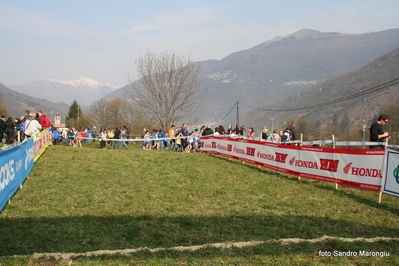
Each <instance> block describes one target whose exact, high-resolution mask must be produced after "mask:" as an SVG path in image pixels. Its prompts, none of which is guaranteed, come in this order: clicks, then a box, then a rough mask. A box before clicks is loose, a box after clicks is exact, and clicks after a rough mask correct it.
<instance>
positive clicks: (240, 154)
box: [201, 137, 384, 191]
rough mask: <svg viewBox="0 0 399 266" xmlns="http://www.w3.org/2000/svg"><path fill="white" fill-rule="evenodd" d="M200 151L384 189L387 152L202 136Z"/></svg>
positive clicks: (268, 166) (301, 174)
mask: <svg viewBox="0 0 399 266" xmlns="http://www.w3.org/2000/svg"><path fill="white" fill-rule="evenodd" d="M201 152H204V153H212V154H218V155H222V156H224V157H229V158H234V159H238V160H242V161H245V162H249V163H253V164H256V165H260V166H263V167H266V168H269V169H273V170H276V171H279V172H285V173H289V174H294V175H298V176H301V177H305V178H311V179H316V180H321V181H327V182H335V183H338V184H341V185H344V186H351V187H356V188H361V189H367V190H374V191H380V189H381V183H382V174H381V169H382V166H383V158H384V150H360V149H332V148H321V147H314V146H304V147H299V146H294V145H285V144H277V143H273V142H261V141H257V140H245V139H234V138H224V137H203V138H201Z"/></svg>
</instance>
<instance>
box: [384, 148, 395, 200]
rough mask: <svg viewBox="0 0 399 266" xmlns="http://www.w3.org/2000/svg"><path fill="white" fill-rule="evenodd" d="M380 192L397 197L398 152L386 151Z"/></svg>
mask: <svg viewBox="0 0 399 266" xmlns="http://www.w3.org/2000/svg"><path fill="white" fill-rule="evenodd" d="M385 158H386V159H385V162H384V164H385V167H384V173H383V180H382V188H381V191H382V192H384V193H387V194H391V195H394V196H399V152H397V151H393V150H389V149H387V150H386V154H385Z"/></svg>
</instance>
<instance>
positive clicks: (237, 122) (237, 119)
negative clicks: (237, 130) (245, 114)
mask: <svg viewBox="0 0 399 266" xmlns="http://www.w3.org/2000/svg"><path fill="white" fill-rule="evenodd" d="M239 126H240V118H239V115H238V101H237V118H236V127H239Z"/></svg>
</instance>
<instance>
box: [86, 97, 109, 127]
mask: <svg viewBox="0 0 399 266" xmlns="http://www.w3.org/2000/svg"><path fill="white" fill-rule="evenodd" d="M90 109H91V114H92V115H93V119H94V121H95V123H96V124H97V125H98V126H100V128H104V127H106V126H107V124H108V122H107V121H108V113H107V100H105V99H100V100H98V101H96V102H94V103H92V104H91V106H90Z"/></svg>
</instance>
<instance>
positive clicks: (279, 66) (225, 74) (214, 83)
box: [202, 29, 399, 120]
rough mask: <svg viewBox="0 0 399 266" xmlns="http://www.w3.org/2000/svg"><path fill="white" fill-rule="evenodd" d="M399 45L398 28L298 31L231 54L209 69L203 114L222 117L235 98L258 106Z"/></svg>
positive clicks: (204, 81) (354, 67)
mask: <svg viewBox="0 0 399 266" xmlns="http://www.w3.org/2000/svg"><path fill="white" fill-rule="evenodd" d="M395 48H399V29H393V30H386V31H381V32H372V33H367V34H341V33H334V32H333V33H329V32H327V33H325V32H318V31H314V30H307V29H305V30H300V31H298V32H296V33H293V34H290V35H288V36H284V37H276V38H274V39H272V40H270V41H267V42H264V43H262V44H260V45H257V46H255V47H253V48H251V49H248V50H244V51H240V52H237V53H233V54H231V55H229V56H227V57H225V58H223V59H222V60H220V61H219V64H217V66H215V67H214V68H213V69H212V70H209V71H208V72H207V73H206V75H205V77H204V79H203V80H202V84H203V85H208V86H209V95H208V99H207V101H206V102H207V106H206V108H205V109H206V110H208V111H209V114H208V116H207V117H214V118H215V120H218V119H221V118H223V117H224V116H225V114H226V113H227V112H228V110H229V109H230V107H231V106H232V105H233V103H234V102H235V101H237V100H239V101H242V102H245V103H247V104H249V105H252V106H258V107H259V106H261V105H264V104H267V103H272V102H275V101H278V100H280V99H281V98H285V97H287V96H289V95H293V94H297V93H298V92H301V91H303V90H305V89H307V88H310V87H312V86H313V85H315V84H320V83H321V82H323V81H324V80H326V79H328V78H331V77H334V76H336V75H340V74H343V73H346V72H349V71H352V70H354V69H357V68H359V67H362V66H364V65H366V64H368V63H370V62H371V61H372V60H374V59H375V58H377V57H379V56H382V55H383V54H385V53H388V52H389V51H391V50H393V49H395Z"/></svg>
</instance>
